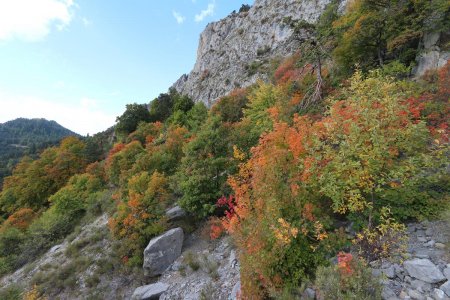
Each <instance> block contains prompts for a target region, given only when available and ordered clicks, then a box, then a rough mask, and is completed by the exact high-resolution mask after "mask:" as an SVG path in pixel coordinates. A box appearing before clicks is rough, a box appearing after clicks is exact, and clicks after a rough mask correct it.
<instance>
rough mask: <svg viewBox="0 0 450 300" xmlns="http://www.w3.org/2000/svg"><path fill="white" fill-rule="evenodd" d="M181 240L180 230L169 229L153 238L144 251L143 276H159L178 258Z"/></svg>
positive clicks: (181, 244) (182, 236) (182, 237)
mask: <svg viewBox="0 0 450 300" xmlns="http://www.w3.org/2000/svg"><path fill="white" fill-rule="evenodd" d="M183 239H184V234H183V229H181V228H174V229H171V230H169V231H167V232H166V233H164V234H162V235H160V236H158V237H155V238H153V239H152V240H151V241H150V242H149V243H148V245H147V247H146V248H145V250H144V265H143V267H144V272H145V275H147V276H151V277H153V276H157V275H161V274H162V273H163V272H164V271H165V270H166V269H167V268H168V267H169V266H170V265H171V264H172V263H173V262H174V261H175V260H176V259H177V258H178V257H179V256H180V254H181V247H182V246H183Z"/></svg>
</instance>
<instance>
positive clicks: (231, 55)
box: [173, 0, 345, 105]
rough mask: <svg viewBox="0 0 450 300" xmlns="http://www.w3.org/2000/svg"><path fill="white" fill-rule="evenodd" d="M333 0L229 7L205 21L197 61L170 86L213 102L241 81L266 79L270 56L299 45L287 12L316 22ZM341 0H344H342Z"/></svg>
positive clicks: (258, 0)
mask: <svg viewBox="0 0 450 300" xmlns="http://www.w3.org/2000/svg"><path fill="white" fill-rule="evenodd" d="M329 2H331V0H255V3H254V5H253V6H252V7H251V9H250V10H249V11H248V12H242V13H233V14H231V15H229V16H228V17H226V18H224V19H222V20H220V21H218V22H214V23H210V24H208V25H207V26H206V29H205V30H204V31H203V33H202V34H201V35H200V42H199V47H198V50H197V61H196V63H195V66H194V69H193V70H192V71H191V73H189V74H188V75H186V74H185V75H183V76H181V78H180V79H178V81H177V82H175V84H174V85H173V87H174V88H175V89H176V90H177V91H178V92H180V93H182V94H186V95H189V96H190V97H191V98H192V99H194V100H195V101H196V102H197V101H203V102H204V103H205V104H207V105H211V104H212V103H213V102H214V101H215V100H217V99H218V98H219V97H221V96H224V95H226V94H228V93H229V92H231V91H232V90H234V89H236V88H239V87H246V86H248V85H251V84H253V83H255V82H256V80H257V79H258V78H261V79H264V77H265V75H264V74H263V72H261V70H262V69H263V68H264V65H265V64H266V66H267V63H268V61H269V60H270V59H271V58H275V57H277V56H281V57H282V56H286V55H289V54H292V53H294V52H295V51H296V50H297V49H298V47H299V43H300V42H299V41H298V39H296V38H294V36H293V31H292V29H291V28H290V27H289V26H288V25H286V24H285V22H283V19H284V18H286V17H292V19H298V20H300V19H302V20H305V21H308V22H315V21H316V20H317V19H318V17H319V16H320V14H321V13H322V12H323V10H324V8H325V7H326V5H327V4H328V3H329ZM344 3H345V0H343V1H342V4H344Z"/></svg>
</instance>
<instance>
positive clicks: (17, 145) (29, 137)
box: [0, 118, 79, 186]
mask: <svg viewBox="0 0 450 300" xmlns="http://www.w3.org/2000/svg"><path fill="white" fill-rule="evenodd" d="M67 136H79V135H78V134H77V133H75V132H73V131H71V130H69V129H67V128H65V127H63V126H61V125H60V124H58V123H57V122H55V121H49V120H46V119H25V118H18V119H15V120H12V121H8V122H5V123H0V186H1V183H2V181H3V178H4V177H5V176H8V175H9V174H10V171H11V169H12V167H13V166H14V165H15V164H16V163H17V162H18V161H19V160H20V158H21V157H23V156H24V155H30V156H35V155H37V154H38V153H39V152H40V151H41V150H42V149H45V148H47V147H50V146H53V145H55V144H57V143H59V141H60V140H61V139H63V138H64V137H67Z"/></svg>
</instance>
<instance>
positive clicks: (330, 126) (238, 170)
mask: <svg viewBox="0 0 450 300" xmlns="http://www.w3.org/2000/svg"><path fill="white" fill-rule="evenodd" d="M449 12H450V4H449V3H448V1H444V0H442V1H441V0H436V1H425V0H423V1H422V0H414V1H412V0H411V1H372V0H355V1H352V2H351V4H350V5H349V6H348V7H347V10H346V12H345V13H344V14H339V12H338V4H337V2H335V1H332V2H331V4H329V5H328V6H327V8H326V9H325V12H324V13H323V15H322V16H321V17H320V19H319V20H318V22H317V23H316V24H309V23H306V22H302V21H299V20H293V19H289V20H286V24H287V25H288V26H291V27H292V28H293V29H294V30H296V31H298V32H300V31H302V32H303V31H307V32H308V33H309V35H308V36H309V38H308V39H307V40H306V41H305V43H304V44H303V46H302V47H301V48H300V49H298V51H297V53H296V54H294V55H292V56H290V57H285V58H281V59H276V60H274V61H273V62H272V63H271V66H272V67H271V69H270V70H268V71H267V72H268V77H269V78H270V80H267V81H266V82H264V81H258V82H257V83H256V84H254V85H252V86H250V87H248V88H245V89H236V90H235V91H233V92H232V93H230V94H229V95H227V96H225V97H222V98H221V99H219V100H218V101H217V102H216V103H215V104H214V105H213V106H212V107H211V108H208V107H206V106H205V105H204V104H203V103H202V102H197V103H196V102H194V101H193V100H192V99H190V98H189V97H187V96H184V95H180V94H179V93H177V92H176V91H175V90H173V89H171V90H169V91H168V92H167V93H162V94H161V95H159V96H158V97H157V98H156V99H154V100H153V101H151V102H150V103H149V104H148V105H147V104H138V103H134V104H129V105H127V106H126V111H125V112H124V113H123V114H122V115H121V116H119V117H118V118H117V122H116V125H115V128H114V131H115V136H116V137H117V141H114V140H113V139H110V138H108V137H109V136H110V135H108V134H103V135H102V134H100V135H98V136H96V137H95V136H94V137H93V138H91V139H85V140H84V139H80V138H77V137H67V138H65V139H63V140H62V141H61V143H59V145H57V146H54V147H51V148H47V149H46V150H44V151H43V152H42V153H40V154H39V156H38V157H37V158H35V159H33V158H30V157H25V158H24V159H22V160H21V161H20V163H19V164H18V165H17V166H16V167H15V168H14V170H13V172H12V175H11V176H8V177H6V178H5V180H4V185H3V189H2V191H1V193H0V215H1V218H2V219H1V220H0V275H4V274H8V273H11V272H13V271H14V270H16V269H18V268H20V267H21V266H23V265H25V264H27V263H29V262H32V261H33V260H34V259H36V258H37V257H39V255H41V254H42V253H44V252H45V251H47V250H48V249H50V247H52V246H53V245H55V244H57V243H58V242H60V241H62V239H64V238H65V237H66V236H68V235H69V234H70V233H72V232H74V229H75V228H76V226H77V225H79V224H80V223H82V222H86V220H92V218H93V217H95V216H99V215H101V214H107V215H108V218H109V221H108V227H109V233H108V234H109V235H108V236H109V238H110V239H111V240H113V241H114V255H115V256H114V259H115V260H114V263H111V270H113V272H123V273H124V274H125V273H126V274H129V272H133V270H134V269H133V268H136V267H140V266H141V265H142V263H143V249H144V248H145V246H146V245H147V244H148V242H149V240H150V239H152V238H153V237H155V236H157V235H159V234H161V233H163V232H165V231H166V230H167V229H169V228H170V224H169V222H168V220H167V216H166V214H165V212H166V210H167V209H168V208H170V207H172V206H173V205H174V204H178V205H180V206H181V207H182V208H183V209H184V210H185V211H187V212H188V213H189V214H190V216H191V218H192V220H194V221H195V222H193V223H194V224H198V223H203V224H204V223H207V224H208V225H207V227H208V228H209V231H208V235H209V237H210V238H211V239H217V238H219V237H221V236H223V235H229V236H230V237H231V238H232V240H233V243H234V245H235V246H236V248H237V251H238V253H239V254H238V255H239V260H240V264H241V269H240V276H241V284H242V289H241V293H242V294H241V295H242V298H243V299H300V298H296V297H297V296H298V297H300V296H299V295H300V291H303V290H304V288H305V286H306V285H307V284H313V285H314V287H315V288H316V290H317V291H318V293H319V294H320V295H322V296H323V297H324V298H323V299H381V287H380V284H379V283H378V281H377V279H376V278H375V277H374V276H373V275H372V272H371V271H370V269H369V267H368V266H369V265H368V264H369V263H372V262H376V261H385V260H397V261H401V260H402V259H403V254H404V252H405V247H406V226H405V222H409V221H418V220H424V219H428V220H433V219H437V218H440V217H442V213H443V212H446V211H448V210H449V204H450V203H449V200H450V199H449V188H450V185H449V183H450V176H449V173H448V170H449V166H448V154H449V147H448V146H449V144H448V143H449V120H450V114H449V112H450V103H449V101H450V62H447V64H446V65H445V66H444V67H442V68H440V69H439V70H430V71H429V72H428V73H426V74H425V75H424V76H422V77H421V78H413V77H412V69H413V68H414V66H415V63H416V57H417V55H419V54H420V45H421V43H422V42H421V40H422V38H423V36H424V35H425V34H426V33H427V32H430V31H434V32H438V33H442V35H441V40H440V44H441V45H442V47H443V49H448V28H449ZM425 25H426V26H425ZM445 47H447V48H445ZM19 131H20V130H19ZM0 132H1V131H0ZM26 139H27V138H26V135H25V136H24V140H26ZM344 227H350V228H351V231H354V232H355V234H354V235H353V236H350V235H348V234H347V233H346V231H345V228H344ZM18 250H19V251H18ZM86 268H87V267H86ZM75 269H76V268H75V267H74V270H75ZM74 272H75V271H74ZM63 275H64V274H62V273H54V274H53V276H54V278H51V279H48V278H46V279H43V278H34V280H32V283H33V284H32V285H30V286H27V287H22V289H23V290H21V291H20V292H17V291H16V295H19V294H20V293H22V294H20V295H28V296H29V295H39V296H46V297H55V296H56V295H58V293H60V292H61V291H64V290H65V289H68V286H67V284H68V283H67V282H65V281H64V279H63V277H64V276H63ZM330 283H332V284H330ZM70 285H71V286H72V287H74V286H76V282H74V281H73V280H72V281H71V282H70ZM11 293H12V292H11ZM17 297H19V296H17ZM33 299H34V298H33Z"/></svg>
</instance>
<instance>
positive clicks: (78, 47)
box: [0, 0, 253, 135]
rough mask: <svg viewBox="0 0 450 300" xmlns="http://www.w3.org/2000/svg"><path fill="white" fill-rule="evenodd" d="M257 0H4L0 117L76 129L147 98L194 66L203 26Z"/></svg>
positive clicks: (84, 130) (99, 126) (91, 128)
mask: <svg viewBox="0 0 450 300" xmlns="http://www.w3.org/2000/svg"><path fill="white" fill-rule="evenodd" d="M252 3H253V0H164V1H157V0H127V1H124V0H0V123H3V122H6V121H9V120H12V119H15V118H18V117H24V118H46V119H48V120H55V121H56V122H58V123H59V124H61V125H63V126H64V127H66V128H68V129H70V130H72V131H75V132H77V133H79V134H82V135H86V134H88V133H89V134H91V135H92V134H95V133H97V132H99V131H103V130H105V129H107V128H109V127H110V126H112V125H113V124H114V122H115V119H116V117H117V116H119V115H121V114H122V113H123V111H124V110H125V105H126V104H128V103H135V102H136V103H149V102H150V101H151V100H152V99H154V98H155V97H157V96H158V95H159V94H160V93H164V92H166V91H167V90H168V88H169V87H170V86H171V85H172V83H174V82H175V81H176V80H177V79H178V78H179V77H180V76H181V75H182V74H184V73H189V72H190V70H191V69H192V67H193V66H194V63H195V59H196V53H197V46H198V40H199V35H200V33H201V32H202V31H203V29H204V28H205V26H206V24H208V23H209V22H213V21H217V20H219V19H221V18H223V17H225V16H227V15H228V14H229V13H231V12H232V11H233V10H239V8H240V7H241V5H242V4H252Z"/></svg>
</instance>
